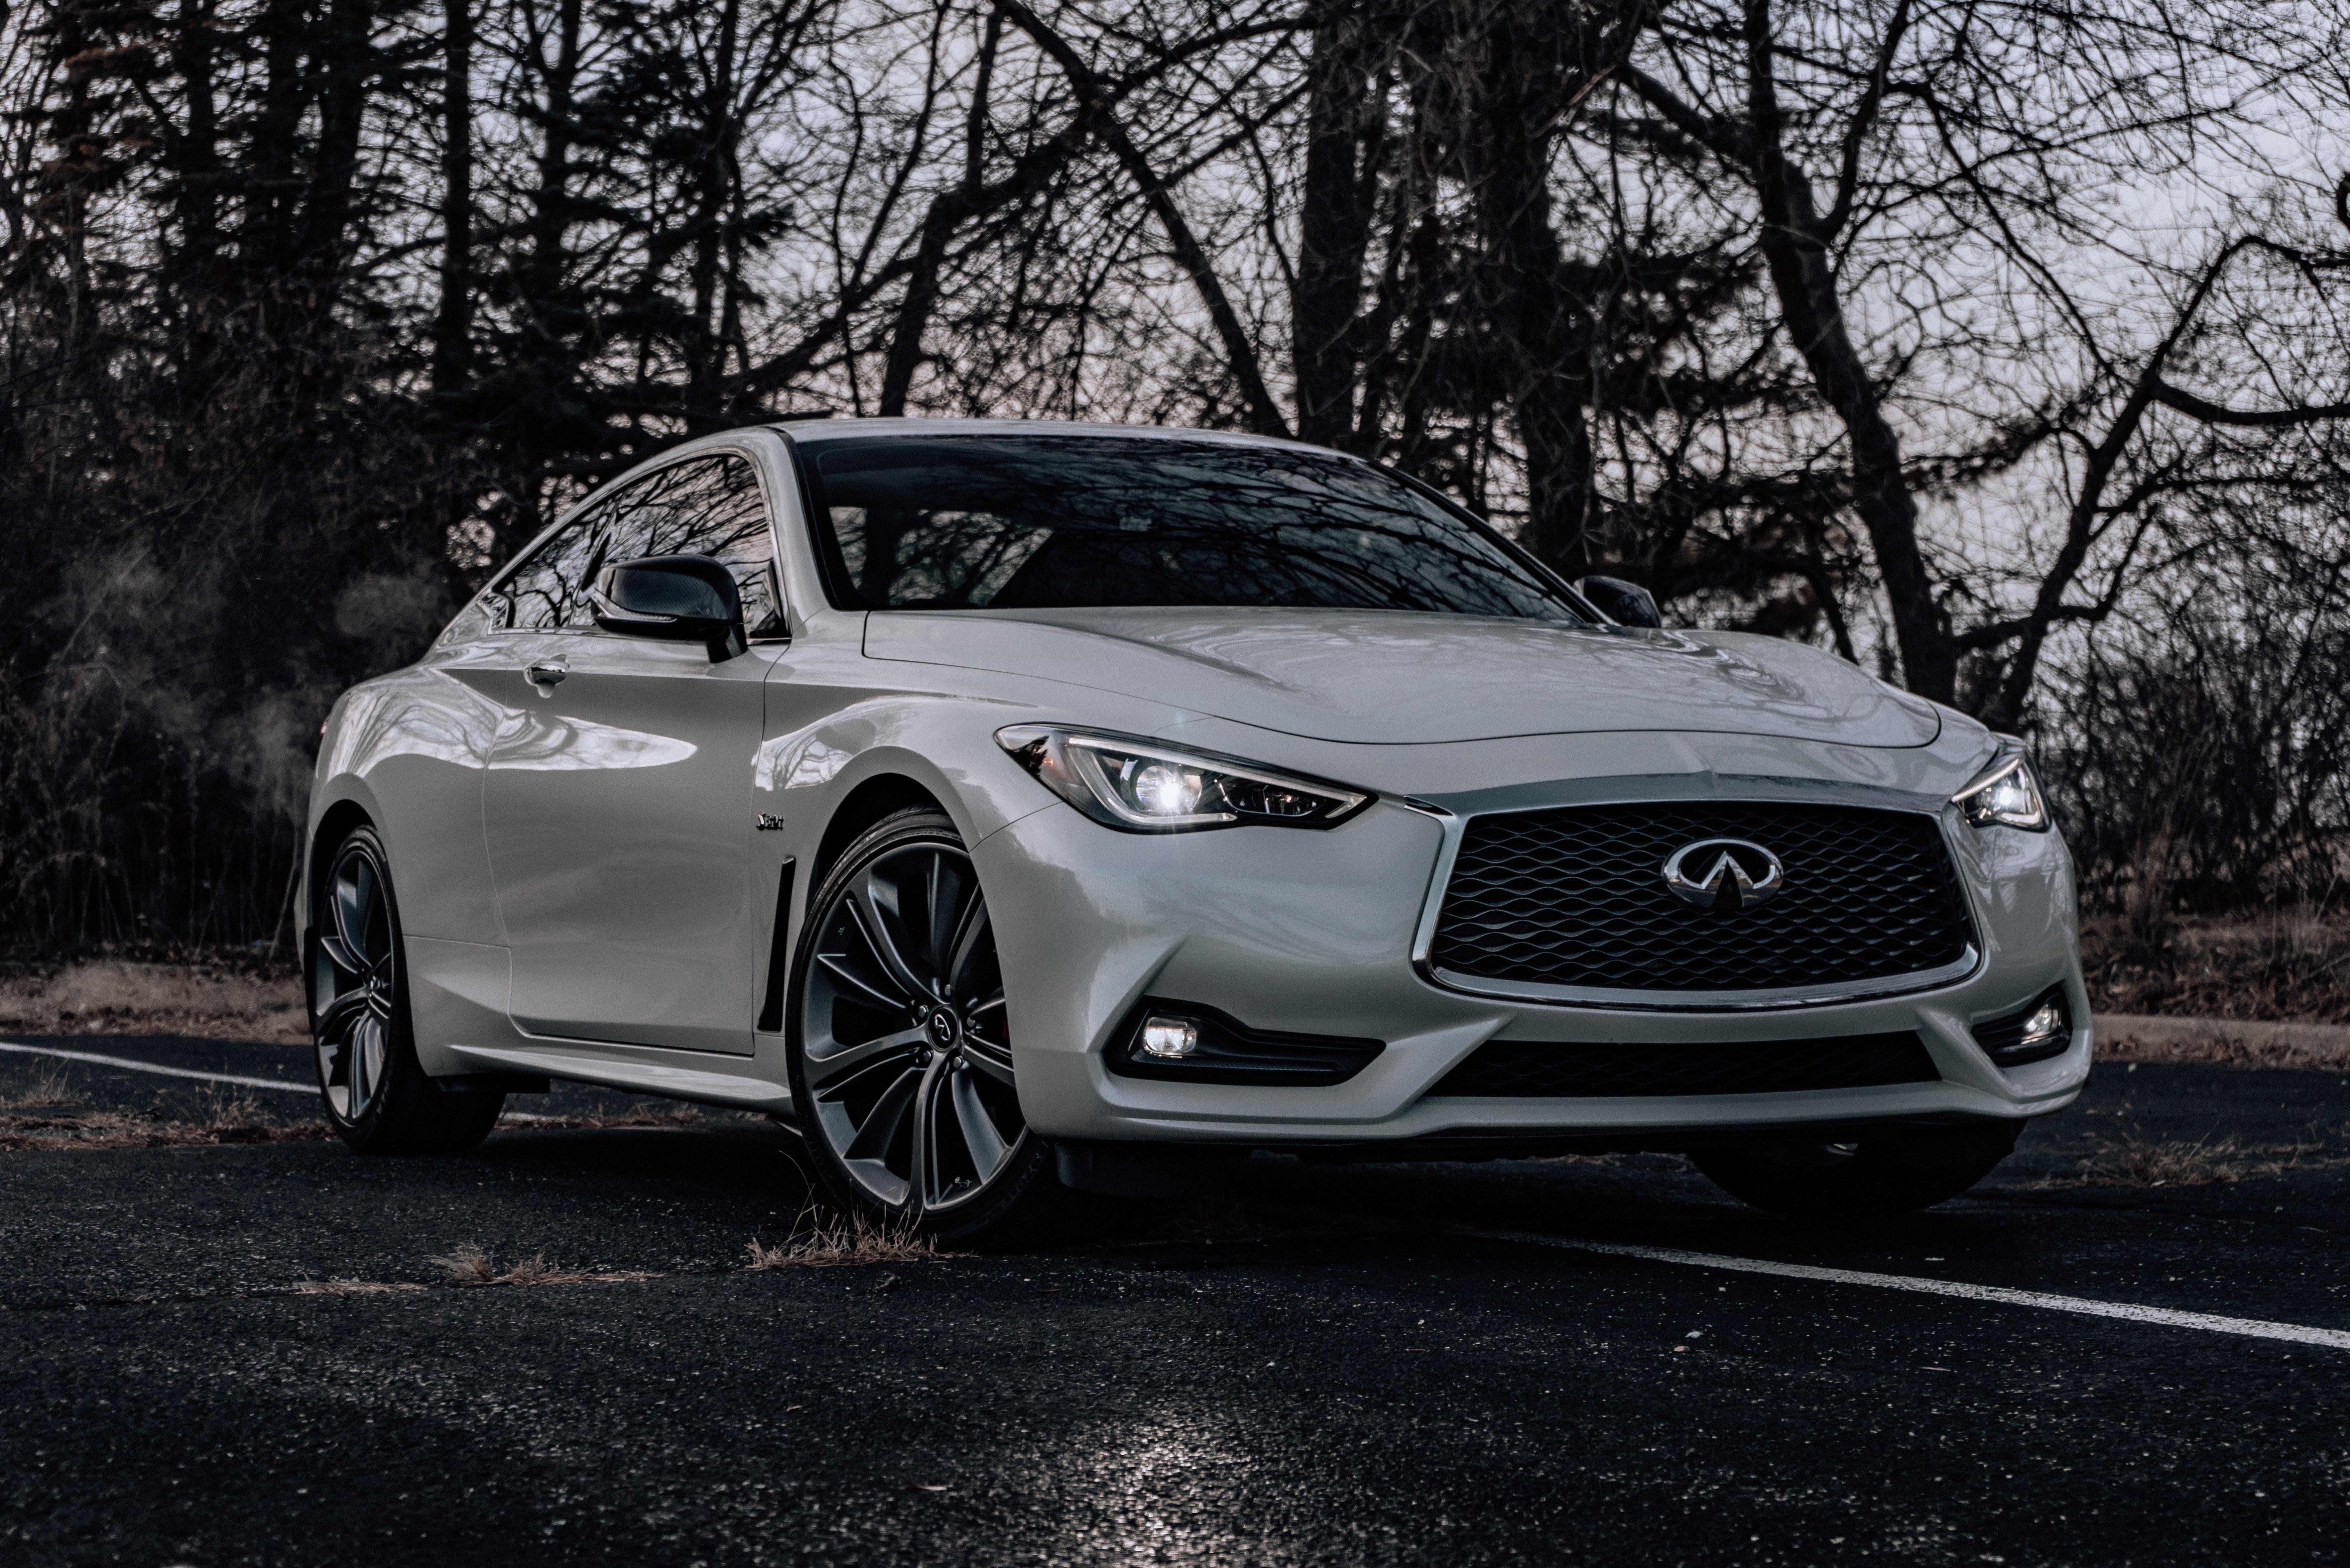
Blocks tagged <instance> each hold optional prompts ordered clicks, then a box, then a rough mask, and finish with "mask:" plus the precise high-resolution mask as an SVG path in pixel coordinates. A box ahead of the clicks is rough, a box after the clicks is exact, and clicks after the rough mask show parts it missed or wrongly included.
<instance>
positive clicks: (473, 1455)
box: [0, 1036, 2350, 1565]
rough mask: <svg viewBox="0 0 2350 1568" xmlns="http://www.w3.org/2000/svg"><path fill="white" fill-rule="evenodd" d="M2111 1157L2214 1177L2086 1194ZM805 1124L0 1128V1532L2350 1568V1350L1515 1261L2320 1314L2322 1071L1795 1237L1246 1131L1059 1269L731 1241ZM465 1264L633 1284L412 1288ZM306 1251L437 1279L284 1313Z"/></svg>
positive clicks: (527, 1547)
mask: <svg viewBox="0 0 2350 1568" xmlns="http://www.w3.org/2000/svg"><path fill="white" fill-rule="evenodd" d="M55 1044H57V1045H58V1046H59V1047H61V1048H66V1049H72V1050H78V1051H82V1052H85V1053H97V1054H118V1055H122V1056H125V1057H128V1058H132V1059H137V1060H141V1061H148V1062H153V1063H157V1064H167V1065H178V1066H182V1067H183V1068H185V1069H187V1070H190V1071H214V1072H231V1073H235V1074H237V1075H244V1076H252V1077H256V1078H265V1079H283V1080H285V1081H287V1082H299V1081H300V1080H301V1078H302V1075H304V1074H305V1073H306V1072H307V1064H306V1062H305V1061H304V1058H303V1054H302V1053H301V1052H299V1051H298V1050H295V1049H291V1048H285V1047H264V1046H250V1045H235V1044H228V1045H223V1044H214V1043H208V1042H174V1041H157V1040H143V1041H139V1040H119V1039H118V1040H111V1041H109V1040H104V1039H99V1038H94V1037H91V1036H76V1037H74V1038H72V1039H71V1040H67V1041H59V1042H56V1043H55ZM32 1060H33V1059H31V1058H25V1057H22V1056H7V1057H0V1096H5V1095H7V1094H8V1093H10V1092H11V1090H10V1085H11V1084H12V1083H15V1082H16V1078H15V1077H12V1075H21V1074H22V1073H23V1072H25V1071H26V1070H27V1066H28V1064H30V1063H31V1061H32ZM67 1071H68V1076H69V1081H70V1082H71V1084H72V1085H73V1092H74V1093H75V1094H76V1095H77V1096H83V1097H85V1098H86V1099H87V1101H88V1102H89V1103H92V1104H113V1105H120V1106H125V1107H130V1106H137V1107H151V1106H155V1105H157V1104H158V1100H157V1096H162V1099H161V1105H162V1106H163V1107H164V1108H165V1109H167V1110H168V1109H169V1108H171V1106H173V1105H175V1104H177V1103H178V1102H176V1101H175V1100H173V1098H172V1096H187V1095H195V1094H201V1093H203V1081H201V1080H194V1079H189V1080H172V1079H165V1078H160V1077H156V1076H152V1075H140V1074H137V1073H133V1072H130V1071H124V1070H118V1069H110V1068H106V1067H103V1066H99V1065H96V1064H71V1065H70V1066H69V1067H68V1069H67ZM253 1093H254V1096H255V1098H257V1099H259V1098H269V1099H271V1100H273V1102H276V1103H282V1104H283V1106H285V1111H286V1114H287V1115H294V1116H299V1115H302V1114H306V1113H305V1107H303V1106H302V1105H301V1103H300V1101H299V1099H298V1097H297V1096H292V1095H286V1096H282V1099H281V1097H279V1096H276V1095H275V1092H274V1091H269V1090H256V1091H253ZM619 1099H620V1097H619V1096H602V1097H600V1098H599V1097H593V1096H585V1095H582V1094H577V1092H575V1094H574V1096H569V1097H566V1096H556V1097H552V1099H551V1102H536V1101H535V1100H533V1101H524V1102H520V1103H522V1104H524V1105H525V1106H527V1107H528V1108H529V1109H532V1110H534V1111H537V1112H540V1113H541V1114H568V1113H570V1112H573V1111H576V1110H577V1109H579V1108H581V1107H583V1106H584V1107H589V1108H597V1107H601V1108H604V1109H607V1110H608V1109H611V1108H613V1107H614V1106H615V1105H616V1103H617V1102H619ZM2133 1140H2136V1141H2135V1147H2138V1148H2139V1149H2140V1150H2141V1151H2143V1150H2145V1149H2147V1148H2149V1147H2155V1146H2158V1145H2161V1144H2163V1143H2165V1142H2166V1141H2168V1142H2169V1143H2171V1144H2172V1145H2174V1146H2177V1145H2182V1144H2195V1143H2198V1142H2200V1144H2201V1146H2202V1154H2201V1156H2200V1157H2199V1158H2203V1159H2204V1160H2205V1161H2206V1163H2209V1162H2210V1160H2212V1159H2215V1158H2216V1159H2217V1160H2218V1162H2219V1163H2220V1164H2221V1165H2222V1166H2228V1167H2231V1168H2233V1169H2234V1170H2235V1172H2236V1173H2237V1174H2239V1175H2240V1176H2241V1179H2237V1180H2233V1181H2224V1182H2209V1183H2201V1184H2190V1185H2166V1186H2164V1187H2159V1188H2152V1189H2147V1188H2134V1187H2109V1186H2083V1185H2079V1184H2078V1182H2079V1178H2080V1176H2081V1174H2082V1169H2083V1161H2084V1160H2085V1159H2089V1160H2099V1159H2102V1160H2105V1161H2106V1163H2107V1164H2111V1162H2112V1161H2113V1160H2114V1159H2115V1158H2117V1156H2116V1152H2115V1151H2116V1149H2117V1148H2126V1147H2132V1146H2133ZM2288 1146H2300V1147H2299V1148H2298V1151H2297V1152H2294V1153H2290V1154H2288V1153H2282V1152H2279V1151H2281V1150H2283V1149H2285V1148H2286V1147H2288ZM791 1147H792V1145H791V1139H790V1138H789V1137H788V1135H786V1134H785V1133H783V1132H781V1131H779V1130H777V1129H775V1128H773V1127H768V1126H766V1125H764V1124H760V1123H754V1122H751V1121H748V1120H743V1119H735V1118H715V1119H712V1120H710V1121H706V1122H705V1123H703V1124H702V1125H701V1126H699V1127H682V1128H642V1129H629V1128H619V1129H599V1130H552V1129H548V1128H545V1127H528V1128H523V1129H518V1130H512V1131H502V1132H501V1133H499V1134H497V1135H496V1136H495V1137H493V1138H492V1139H491V1140H490V1142H489V1143H488V1144H487V1145H485V1146H484V1147H483V1149H482V1150H481V1151H479V1152H478V1153H477V1154H475V1155H474V1156H472V1157H470V1158H463V1159H410V1160H366V1159H359V1158H355V1157H352V1156H351V1155H349V1154H348V1153H347V1152H346V1151H345V1150H344V1149H343V1148H342V1147H340V1146H339V1145H338V1144H333V1143H327V1142H275V1143H264V1144H254V1145H247V1146H238V1147H190V1148H157V1149H130V1150H116V1151H103V1152H101V1151H84V1152H21V1153H5V1154H0V1563H10V1564H14V1563H26V1564H50V1563H140V1564H165V1563H192V1564H197V1563H201V1564H214V1563H223V1564H225V1563H269V1564H281V1563H329V1562H333V1563H344V1562H366V1563H485V1562H495V1563H539V1562H549V1563H555V1562H564V1563H567V1562H573V1561H581V1562H609V1563H676V1564H692V1563H707V1564H712V1565H715V1564H721V1563H765V1562H772V1563H858V1564H865V1563H1072V1564H1074V1563H1128V1562H1139V1563H1152V1562H1181V1563H1219V1564H1221V1563H1390V1562H1395V1563H1446V1564H1452V1563H1517V1562H1524V1563H1575V1562H1589V1563H1620V1562H1638V1563H1641V1564H1643V1565H1649V1564H1666V1563H1840V1562H1846V1561H1851V1562H1864V1561H1865V1562H1879V1563H1881V1562H1887V1561H1898V1562H1903V1563H1912V1562H1915V1563H2068V1564H2070V1563H2154V1562H2189V1561H2213V1562H2227V1563H2288V1562H2290V1563H2328V1562H2334V1561H2338V1560H2341V1559H2343V1558H2345V1557H2350V1349H2345V1348H2336V1347H2334V1346H2333V1345H2311V1344H2308V1343H2303V1342H2297V1341H2294V1340H2293V1339H2291V1338H2274V1337H2257V1336H2249V1335H2247V1334H2238V1333H2224V1332H2216V1331H2214V1330H2213V1329H2212V1328H2210V1327H2182V1326H2177V1325H2174V1324H2165V1323H2160V1322H2144V1321H2129V1320H2116V1319H2114V1318H2110V1317H2095V1316H2085V1315H2081V1314H2077V1313H2074V1312H2069V1311H2063V1310H2052V1309H2050V1308H2046V1307H2035V1306H2024V1305H2017V1304H2012V1303H2005V1302H2000V1301H1984V1300H1974V1299H1962V1298H1953V1297H1950V1296H1946V1295H1933V1294H1923V1293H1917V1292H1915V1291H1913V1290H1907V1289H1897V1288H1887V1287H1883V1286H1877V1285H1869V1284H1864V1283H1854V1282H1845V1281H1841V1280H1835V1279H1814V1278H1795V1277H1787V1276H1784V1275H1778V1274H1769V1273H1756V1272H1741V1271H1735V1270H1730V1269H1725V1268H1722V1267H1718V1266H1709V1265H1704V1264H1699V1265H1692V1264H1690V1263H1688V1262H1670V1261H1662V1260H1659V1259H1657V1258H1651V1257H1642V1256H1632V1255H1626V1254H1621V1253H1611V1252H1599V1251H1584V1250H1577V1249H1573V1248H1563V1247H1559V1246H1549V1245H1543V1244H1539V1243H1537V1242H1535V1241H1524V1240H1500V1239H1495V1236H1496V1235H1497V1234H1498V1233H1513V1234H1516V1233H1533V1234H1535V1235H1539V1236H1544V1237H1549V1238H1553V1239H1559V1240H1582V1241H1600V1242H1603V1243H1619V1244H1628V1245H1637V1246H1641V1247H1646V1248H1652V1249H1671V1250H1678V1251H1680V1252H1683V1253H1690V1252H1693V1253H1700V1254H1704V1255H1705V1256H1706V1257H1708V1258H1711V1259H1715V1260H1722V1259H1731V1260H1742V1261H1749V1262H1759V1263H1763V1264H1776V1263H1794V1264H1803V1265H1816V1266H1821V1267H1825V1268H1828V1269H1833V1270H1840V1271H1855V1272H1867V1273H1872V1274H1878V1275H1891V1276H1896V1277H1898V1278H1899V1279H1902V1280H1930V1281H1941V1282H1961V1283H1973V1284H1981V1285H1989V1286H2001V1287H2008V1288H2012V1289H2016V1290H2023V1291H2031V1292H2038V1293H2054V1294H2056V1295H2060V1296H2064V1297H2070V1298H2084V1299H2089V1300H2094V1301H2096V1302H2101V1303H2127V1304H2131V1305H2139V1306H2147V1307H2153V1308H2164V1309H2173V1310H2177V1311H2184V1312H2192V1313H2201V1314H2221V1315H2223V1316H2226V1317H2229V1318H2231V1319H2242V1320H2260V1321H2262V1322H2269V1323H2281V1324H2292V1325H2299V1326H2301V1327H2304V1328H2314V1329H2321V1330H2334V1331H2342V1330H2350V1266H2345V1265H2350V1166H2344V1165H2334V1164H2330V1163H2328V1162H2329V1161H2331V1160H2335V1159H2343V1158H2350V1079H2345V1077H2344V1076H2342V1075H2331V1074H2299V1073H2281V1072H2239V1071H2231V1070H2227V1069H2219V1068H2196V1067H2185V1066H2153V1065H2147V1066H2144V1067H2140V1068H2139V1069H2137V1071H2135V1072H2131V1071H2127V1070H2126V1069H2120V1068H2109V1069H2105V1070H2102V1071H2101V1072H2100V1074H2099V1075H2098V1077H2097V1078H2096V1079H2095V1081H2094V1083H2093V1085H2092V1089H2091V1092H2090V1094H2089V1095H2088V1096H2086V1097H2085V1101H2084V1103H2083V1105H2082V1106H2081V1107H2079V1108H2077V1109H2076V1110H2074V1111H2073V1112H2070V1113H2067V1114H2066V1115H2064V1116H2059V1117H2054V1118H2050V1119H2049V1120H2048V1121H2046V1122H2043V1123H2042V1124H2040V1125H2039V1126H2037V1127H2034V1128H2033V1129H2032V1130H2031V1132H2029V1133H2028V1134H2027V1136H2026V1139H2025V1142H2024V1144H2023V1145H2022V1147H2021V1148H2020V1149H2019V1151H2018V1154H2017V1156H2016V1158H2014V1159H2012V1161H2011V1162H2010V1163H2009V1165H2008V1166H2006V1167H2003V1168H2002V1171H2001V1173H2000V1174H1999V1175H1998V1176H1997V1177H1996V1178H1994V1179H1993V1181H1992V1182H1991V1183H1990V1184H1988V1185H1986V1186H1985V1187H1984V1188H1983V1189H1979V1191H1978V1193H1977V1194H1975V1195H1970V1197H1968V1198H1967V1199H1961V1200H1959V1201H1957V1202H1954V1203H1951V1204H1950V1205H1947V1206H1945V1207H1943V1208H1942V1209H1939V1210H1934V1211H1932V1212H1929V1213H1928V1214H1924V1215H1920V1216H1917V1217H1914V1218H1912V1219H1909V1220H1902V1221H1898V1222H1885V1223H1874V1224H1866V1225H1857V1226H1848V1227H1842V1228H1822V1227H1810V1226H1803V1225H1797V1224H1794V1223H1790V1222H1786V1221H1782V1220H1773V1219H1772V1218H1770V1217H1768V1216H1764V1215H1762V1214H1759V1213H1756V1212H1754V1211H1752V1210H1746V1209H1742V1208H1741V1207H1739V1206H1738V1205H1736V1204H1735V1203H1733V1202H1731V1200H1730V1199H1726V1198H1724V1197H1721V1195H1719V1194H1717V1193H1716V1192H1715V1191H1714V1189H1712V1188H1711V1186H1709V1185H1708V1184H1707V1183H1705V1182H1704V1180H1703V1179H1701V1178H1700V1177H1698V1176H1696V1175H1695V1174H1694V1173H1693V1172H1690V1170H1688V1169H1687V1168H1685V1167H1684V1166H1683V1165H1682V1164H1681V1162H1680V1161H1679V1160H1678V1159H1673V1158H1664V1157H1636V1158H1620V1159H1617V1160H1616V1161H1613V1162H1610V1163H1604V1164H1599V1163H1589V1162H1565V1163H1540V1162H1527V1161H1509V1162H1495V1163H1492V1164H1488V1165H1449V1166H1424V1167H1409V1168H1407V1167H1335V1168H1334V1167H1321V1168H1314V1167H1306V1166H1303V1165H1300V1164H1298V1163H1296V1162H1294V1161H1288V1160H1272V1159H1260V1160H1258V1161H1255V1162H1253V1165H1252V1169H1251V1170H1250V1172H1249V1173H1248V1176H1247V1179H1246V1183H1245V1187H1244V1190H1243V1194H1242V1195H1241V1196H1239V1197H1237V1198H1231V1199H1218V1200H1214V1201H1211V1202H1207V1203H1203V1204H1199V1205H1191V1206H1186V1205H1181V1204H1170V1205H1159V1206H1155V1207H1152V1208H1149V1209H1146V1210H1137V1211H1136V1212H1135V1213H1133V1214H1132V1215H1131V1216H1130V1218H1129V1219H1128V1220H1127V1221H1126V1222H1125V1223H1124V1225H1123V1226H1122V1227H1121V1228H1120V1229H1118V1230H1116V1231H1112V1232H1111V1233H1110V1234H1109V1236H1108V1237H1107V1239H1106V1240H1105V1239H1096V1240H1094V1241H1088V1242H1087V1243H1085V1244H1084V1245H1081V1246H1073V1247H1071V1248H1069V1249H1066V1250H1064V1251H1055V1252H1045V1253H1030V1254H1023V1255H1011V1256H964V1257H955V1258H949V1259H945V1260H941V1261H937V1262H915V1263H895V1264H883V1265H878V1266H871V1267H862V1268H836V1269H794V1270H778V1271H773V1272H750V1271H748V1270H747V1269H746V1268H745V1266H744V1264H745V1244H746V1243H747V1242H748V1241H750V1240H751V1239H752V1238H753V1237H754V1235H756V1236H759V1237H762V1238H764V1240H766V1241H771V1242H772V1241H780V1240H782V1239H783V1238H784V1236H785V1235H786V1234H787V1233H788V1232H789V1231H790V1230H791V1228H792V1225H793V1222H794V1219H795V1215H796V1214H797V1212H798V1211H799V1210H800V1208H801V1206H802V1204H803V1203H804V1202H805V1197H806V1194H805V1190H804V1188H803V1187H802V1185H801V1183H800V1181H799V1179H798V1178H797V1176H796V1173H795V1165H794V1163H793V1161H792V1159H791V1158H790V1152H791ZM2263 1149H2265V1150H2266V1151H2268V1152H2266V1153H2262V1152H2260V1151H2261V1150H2263ZM2174 1152H2175V1149H2174ZM2278 1164H2286V1165H2287V1166H2288V1168H2284V1169H2282V1170H2280V1171H2275V1172H2273V1173H2263V1171H2262V1169H2261V1167H2262V1166H2263V1165H2278ZM2190 1174H2191V1172H2190ZM1470 1231H1473V1232H1483V1234H1471V1233H1464V1232H1470ZM468 1243H471V1244H473V1245H475V1246H478V1247H480V1248H482V1249H484V1250H485V1251H487V1253H488V1254H489V1256H490V1257H491V1259H492V1260H494V1264H495V1266H497V1267H499V1268H501V1269H503V1268H504V1266H505V1265H507V1264H508V1263H510V1262H514V1261H517V1260H519V1259H522V1258H526V1257H529V1256H532V1255H534V1254H536V1255H543V1256H544V1257H545V1258H546V1260H547V1261H548V1262H550V1263H560V1264H561V1265H562V1266H563V1267H564V1268H565V1269H567V1270H569V1271H573V1272H629V1271H633V1272H645V1273H650V1274H653V1275H656V1276H658V1277H655V1278H650V1279H647V1280H642V1281H639V1282H623V1283H575V1284H547V1285H538V1286H532V1287H515V1286H496V1287H461V1286H453V1285H448V1284H444V1283H438V1282H437V1281H438V1280H439V1279H440V1278H441V1276H442V1273H443V1272H444V1271H442V1269H440V1268H439V1267H438V1266H436V1265H435V1264H434V1263H433V1262H432V1261H431V1260H432V1258H434V1257H435V1256H438V1255H446V1254H449V1253H451V1252H452V1251H453V1250H455V1249H457V1248H459V1247H462V1246H463V1245H466V1244H468ZM328 1280H333V1281H343V1282H363V1283H367V1284H373V1285H394V1286H405V1287H421V1288H404V1289H395V1290H384V1291H377V1292H374V1293H341V1294H334V1293H299V1292H300V1289H301V1287H302V1285H303V1282H318V1281H328ZM342 1288H343V1289H345V1290H346V1291H348V1289H349V1288H350V1287H349V1286H348V1285H345V1286H344V1287H342ZM2260 1332H2270V1331H2260ZM2338 1339H2339V1336H2338V1335H2337V1342H2338Z"/></svg>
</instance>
